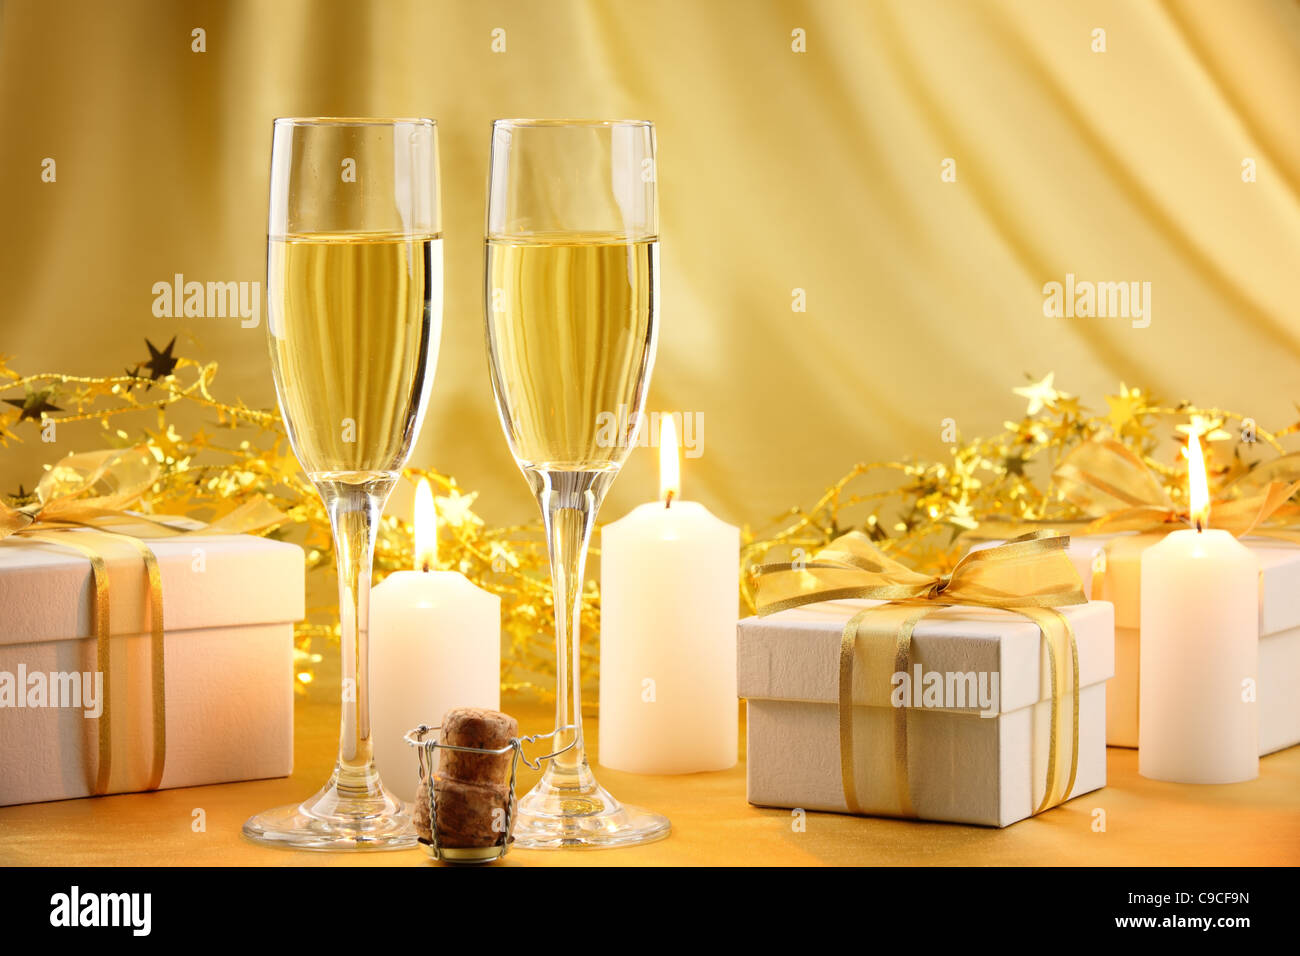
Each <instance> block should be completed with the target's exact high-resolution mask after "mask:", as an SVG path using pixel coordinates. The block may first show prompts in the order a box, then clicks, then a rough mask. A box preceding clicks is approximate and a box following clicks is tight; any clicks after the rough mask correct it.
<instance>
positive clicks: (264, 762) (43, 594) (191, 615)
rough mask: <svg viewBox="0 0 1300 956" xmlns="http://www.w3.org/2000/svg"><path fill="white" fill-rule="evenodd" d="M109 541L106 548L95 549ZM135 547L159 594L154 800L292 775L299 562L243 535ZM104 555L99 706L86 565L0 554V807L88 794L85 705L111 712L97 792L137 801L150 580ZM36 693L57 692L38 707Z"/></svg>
mask: <svg viewBox="0 0 1300 956" xmlns="http://www.w3.org/2000/svg"><path fill="white" fill-rule="evenodd" d="M81 533H82V532H77V531H71V532H60V534H67V535H69V536H72V535H79V534H81ZM105 537H111V536H104V535H97V536H96V540H97V542H98V541H100V539H102V538H105ZM147 544H148V547H149V548H150V549H151V550H152V551H153V553H154V554H155V555H156V557H157V559H158V566H159V571H160V574H161V579H162V593H163V627H164V654H165V657H164V660H165V666H164V678H165V702H166V723H165V730H166V759H165V764H164V772H163V776H162V782H161V786H162V788H164V789H166V788H171V787H191V786H199V785H202V784H210V783H223V782H227V781H234V780H252V779H258V778H262V777H280V776H286V775H288V774H289V773H290V772H291V771H292V769H293V622H294V621H296V620H299V619H300V618H301V617H302V616H303V555H302V551H301V549H300V548H298V547H297V546H295V545H292V544H285V543H282V542H278V541H271V540H268V539H265V538H258V537H253V536H251V535H209V536H198V535H196V536H185V537H174V538H156V539H152V540H149V541H148V542H147ZM102 550H103V552H104V554H105V556H106V557H108V558H109V559H110V560H109V561H108V579H109V582H110V584H109V607H110V633H111V635H112V636H111V637H110V648H111V657H110V668H109V670H110V673H109V674H106V675H103V678H102V681H101V687H102V690H101V692H100V694H99V695H95V694H94V693H92V691H93V688H94V686H95V683H96V681H97V680H98V679H97V678H96V677H95V672H96V666H97V656H96V640H95V637H94V636H93V615H92V600H93V584H92V580H91V565H90V561H89V560H88V558H86V557H85V556H83V555H81V554H79V553H78V552H77V551H75V550H70V549H68V548H65V547H61V546H59V545H55V544H51V543H46V542H43V541H38V540H34V539H30V538H23V537H11V538H8V539H6V540H4V541H0V614H2V615H3V617H0V806H5V805H9V804H15V803H33V802H38V801H44V800H62V799H68V798H73V797H84V796H88V795H90V794H91V793H93V792H94V787H95V782H96V776H97V770H98V763H99V723H100V721H99V718H98V717H97V716H96V715H95V708H94V705H95V702H96V697H98V699H99V703H100V704H101V705H102V702H103V700H108V701H110V702H111V716H112V719H111V721H110V723H111V742H112V746H111V751H110V752H111V761H110V770H111V773H110V777H109V785H108V792H110V793H125V792H130V791H135V790H143V789H147V788H148V786H149V779H150V774H151V765H152V760H153V716H152V715H153V710H152V707H153V682H152V668H151V643H152V641H151V635H150V625H149V619H148V614H149V611H148V603H147V601H148V588H147V584H146V582H147V578H146V577H145V573H144V568H143V563H142V561H141V559H140V557H139V554H138V551H136V550H135V549H134V548H133V547H131V546H130V543H129V542H120V543H113V542H110V543H109V544H108V545H104V546H103V547H102ZM74 673H75V674H78V675H80V677H79V678H73V677H72V675H73V674H74ZM51 675H55V676H53V677H52V676H51ZM20 678H21V680H20ZM83 683H84V685H85V686H84V687H82V686H81V685H82V684H83ZM46 685H48V686H49V687H55V686H56V685H58V686H57V687H56V689H55V691H54V692H53V693H48V694H47V696H46V699H45V700H44V701H42V699H41V694H40V690H41V688H42V687H43V686H46ZM79 691H80V692H81V693H80V694H79V693H78V692H79Z"/></svg>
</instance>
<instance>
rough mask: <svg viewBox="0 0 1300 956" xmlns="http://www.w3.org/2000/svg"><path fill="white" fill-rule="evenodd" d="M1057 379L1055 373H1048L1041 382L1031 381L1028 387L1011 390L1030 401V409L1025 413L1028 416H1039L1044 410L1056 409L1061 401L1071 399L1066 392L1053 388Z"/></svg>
mask: <svg viewBox="0 0 1300 956" xmlns="http://www.w3.org/2000/svg"><path fill="white" fill-rule="evenodd" d="M1027 377H1028V376H1027ZM1055 378H1056V373H1055V372H1048V373H1047V374H1046V375H1045V376H1044V377H1043V378H1042V379H1041V380H1040V381H1037V382H1034V381H1031V382H1030V384H1028V385H1025V386H1023V387H1021V388H1013V389H1012V390H1011V391H1012V392H1014V393H1015V394H1017V395H1019V396H1020V397H1021V398H1026V399H1028V400H1029V408H1028V409H1027V410H1026V411H1025V414H1026V415H1037V414H1038V413H1039V412H1041V411H1042V410H1043V409H1044V408H1054V407H1055V406H1056V403H1057V402H1059V401H1060V400H1061V399H1063V398H1070V397H1071V396H1069V395H1067V394H1065V392H1060V391H1057V390H1056V389H1055V388H1054V387H1053V386H1052V382H1053V381H1054V380H1055Z"/></svg>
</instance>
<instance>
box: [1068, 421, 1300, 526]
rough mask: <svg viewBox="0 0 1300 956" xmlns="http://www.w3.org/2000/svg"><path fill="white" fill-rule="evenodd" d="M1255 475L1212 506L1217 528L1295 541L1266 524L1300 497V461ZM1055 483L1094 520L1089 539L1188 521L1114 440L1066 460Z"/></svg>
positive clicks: (1285, 459)
mask: <svg viewBox="0 0 1300 956" xmlns="http://www.w3.org/2000/svg"><path fill="white" fill-rule="evenodd" d="M1256 471H1257V472H1258V474H1255V473H1251V474H1248V475H1246V476H1245V477H1244V478H1243V479H1242V480H1240V481H1239V482H1237V483H1236V485H1234V486H1233V487H1234V489H1235V490H1236V491H1238V492H1240V494H1239V495H1237V496H1234V497H1227V498H1219V499H1215V500H1214V501H1213V502H1212V503H1211V505H1210V519H1211V522H1212V524H1213V526H1214V527H1215V528H1220V529H1222V530H1224V531H1228V532H1230V533H1232V534H1233V535H1235V536H1236V537H1239V538H1240V537H1243V536H1245V535H1247V534H1266V535H1270V536H1274V537H1283V538H1288V539H1292V535H1293V534H1294V533H1295V531H1296V529H1294V528H1287V527H1269V526H1265V525H1264V522H1265V521H1267V520H1268V519H1269V518H1270V517H1272V516H1274V515H1275V514H1276V513H1277V512H1278V511H1279V509H1280V508H1281V507H1282V506H1283V505H1284V504H1286V502H1287V500H1288V499H1289V498H1290V497H1291V496H1292V495H1294V494H1295V493H1296V492H1297V491H1300V480H1297V479H1298V478H1300V455H1296V454H1291V455H1283V456H1282V457H1280V458H1277V459H1275V460H1273V461H1271V462H1267V463H1266V464H1264V465H1261V466H1260V467H1259V468H1258V469H1256ZM1053 477H1054V478H1055V480H1056V483H1057V486H1058V487H1059V488H1060V489H1061V491H1062V493H1063V494H1064V495H1065V497H1066V499H1067V500H1068V501H1070V503H1071V504H1073V505H1074V506H1075V507H1077V508H1078V509H1079V510H1080V511H1082V512H1083V513H1084V514H1085V515H1087V516H1088V517H1089V518H1090V519H1091V521H1090V523H1089V524H1088V525H1087V526H1086V527H1085V528H1084V529H1083V533H1085V534H1094V533H1098V532H1114V531H1158V530H1161V527H1162V526H1165V525H1169V524H1175V523H1180V524H1181V523H1183V522H1185V521H1186V520H1187V514H1186V511H1185V510H1183V509H1179V507H1178V506H1177V505H1175V504H1174V503H1173V501H1172V500H1170V498H1169V495H1168V494H1167V493H1166V492H1165V489H1164V487H1163V486H1162V485H1161V483H1160V479H1159V478H1158V477H1157V476H1156V475H1155V474H1153V473H1152V472H1151V469H1150V468H1148V467H1147V465H1146V462H1144V461H1143V460H1142V459H1141V458H1140V457H1139V456H1138V455H1137V454H1135V453H1134V452H1133V451H1131V450H1130V449H1129V448H1128V447H1127V446H1125V445H1123V444H1121V443H1120V442H1117V441H1114V440H1111V439H1095V440H1093V441H1087V442H1084V443H1083V444H1081V445H1079V446H1078V447H1077V448H1075V449H1074V450H1073V451H1071V452H1070V453H1069V454H1068V455H1066V456H1065V458H1063V459H1062V460H1061V463H1060V464H1059V465H1058V466H1057V468H1056V471H1055V472H1054V473H1053Z"/></svg>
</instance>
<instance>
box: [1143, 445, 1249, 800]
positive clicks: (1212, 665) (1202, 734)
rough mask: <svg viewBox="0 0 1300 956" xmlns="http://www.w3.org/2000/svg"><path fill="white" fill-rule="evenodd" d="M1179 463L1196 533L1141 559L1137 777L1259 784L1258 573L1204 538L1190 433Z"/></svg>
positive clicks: (1225, 536) (1245, 558)
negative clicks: (1183, 465)
mask: <svg viewBox="0 0 1300 956" xmlns="http://www.w3.org/2000/svg"><path fill="white" fill-rule="evenodd" d="M1188 459H1189V460H1188V469H1189V470H1188V474H1189V481H1190V482H1191V495H1190V496H1189V497H1190V500H1191V509H1192V517H1193V521H1194V523H1195V525H1196V529H1195V530H1186V531H1175V532H1173V533H1172V534H1170V535H1167V536H1166V537H1165V539H1164V540H1163V541H1161V542H1159V543H1158V544H1155V545H1152V546H1151V547H1150V548H1148V549H1147V550H1146V552H1145V553H1144V554H1143V555H1142V602H1141V607H1142V612H1141V620H1142V630H1141V634H1142V640H1141V645H1140V647H1141V649H1140V652H1139V653H1140V656H1139V661H1140V667H1139V678H1138V681H1139V695H1140V699H1139V707H1138V712H1139V714H1140V716H1141V719H1140V721H1139V724H1138V771H1139V772H1140V773H1141V774H1142V776H1144V777H1150V778H1152V779H1155V780H1170V781H1175V782H1179V783H1236V782H1238V781H1242V780H1253V779H1254V778H1255V777H1257V776H1259V741H1258V734H1259V731H1258V719H1259V718H1258V709H1257V707H1256V704H1255V694H1254V686H1255V681H1256V678H1257V674H1256V670H1257V660H1258V653H1259V565H1258V562H1257V561H1256V559H1255V556H1254V555H1253V554H1252V553H1251V552H1250V550H1249V549H1247V548H1246V547H1245V546H1244V545H1242V544H1241V543H1240V542H1239V541H1237V539H1236V538H1234V537H1233V536H1232V535H1231V534H1229V533H1228V532H1226V531H1215V530H1208V529H1206V524H1207V520H1208V514H1209V495H1208V493H1207V491H1206V489H1205V466H1204V462H1203V461H1202V459H1201V451H1200V442H1199V441H1198V440H1197V438H1196V436H1195V435H1194V434H1193V435H1192V438H1191V441H1190V442H1189V455H1188Z"/></svg>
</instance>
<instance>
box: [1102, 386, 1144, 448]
mask: <svg viewBox="0 0 1300 956" xmlns="http://www.w3.org/2000/svg"><path fill="white" fill-rule="evenodd" d="M1106 407H1107V412H1106V420H1107V421H1108V422H1110V427H1111V428H1112V429H1113V430H1114V432H1115V434H1116V435H1121V436H1122V435H1124V434H1126V433H1133V434H1134V435H1135V437H1136V434H1137V433H1145V428H1144V426H1143V424H1142V416H1143V415H1144V414H1145V413H1146V411H1147V408H1148V401H1147V396H1146V394H1145V393H1144V392H1143V391H1142V389H1141V388H1129V387H1128V386H1127V385H1125V384H1124V383H1123V382H1121V383H1120V386H1119V394H1118V395H1107V396H1106Z"/></svg>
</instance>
